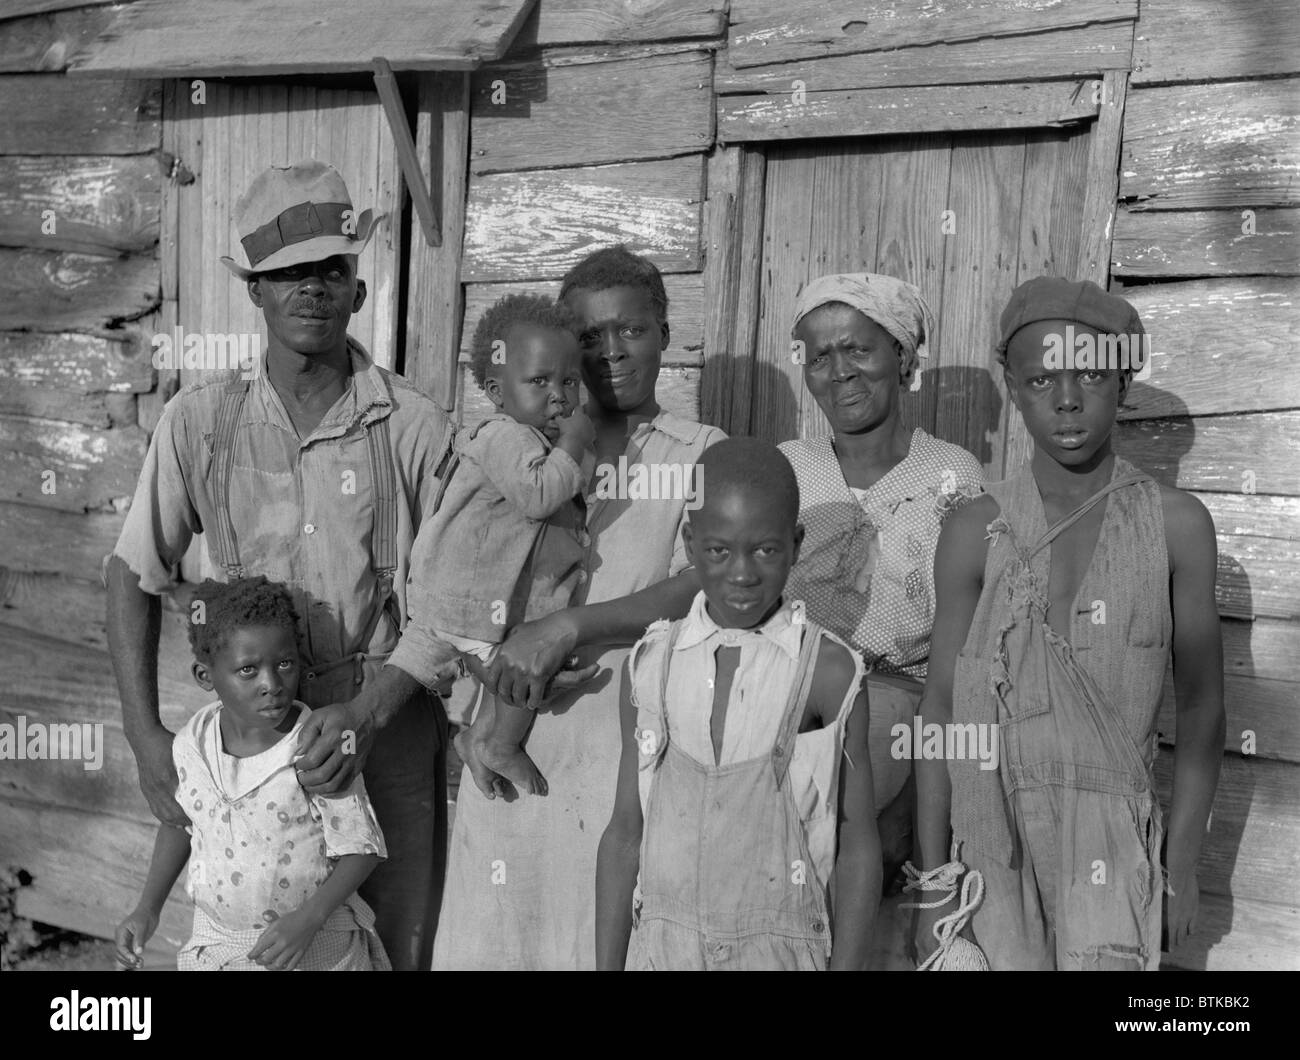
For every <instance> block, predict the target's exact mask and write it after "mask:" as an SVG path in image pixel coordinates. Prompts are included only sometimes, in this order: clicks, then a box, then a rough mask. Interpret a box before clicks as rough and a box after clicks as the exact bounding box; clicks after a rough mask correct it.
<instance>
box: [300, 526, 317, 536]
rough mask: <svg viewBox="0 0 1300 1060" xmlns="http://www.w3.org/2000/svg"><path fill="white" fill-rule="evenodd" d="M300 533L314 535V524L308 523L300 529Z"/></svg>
mask: <svg viewBox="0 0 1300 1060" xmlns="http://www.w3.org/2000/svg"><path fill="white" fill-rule="evenodd" d="M302 532H303V533H304V534H314V533H315V532H316V524H315V523H308V524H307V525H306V526H304V527H303V528H302Z"/></svg>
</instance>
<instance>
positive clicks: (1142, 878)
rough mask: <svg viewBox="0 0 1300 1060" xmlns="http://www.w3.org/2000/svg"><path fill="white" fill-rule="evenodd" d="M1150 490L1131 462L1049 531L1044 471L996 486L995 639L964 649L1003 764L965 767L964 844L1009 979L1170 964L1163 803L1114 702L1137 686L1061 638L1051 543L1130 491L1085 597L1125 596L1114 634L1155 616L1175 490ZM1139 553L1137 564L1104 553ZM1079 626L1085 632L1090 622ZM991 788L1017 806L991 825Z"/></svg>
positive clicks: (960, 797) (989, 619) (958, 787)
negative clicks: (1164, 503) (1152, 594)
mask: <svg viewBox="0 0 1300 1060" xmlns="http://www.w3.org/2000/svg"><path fill="white" fill-rule="evenodd" d="M1150 486H1151V480H1150V478H1149V476H1146V475H1143V474H1141V473H1137V472H1135V471H1134V470H1133V469H1132V468H1131V467H1130V466H1128V465H1122V466H1120V465H1118V464H1117V467H1116V470H1115V475H1114V478H1113V479H1112V481H1111V482H1110V483H1109V484H1107V486H1106V487H1104V488H1103V489H1102V490H1100V491H1098V493H1096V494H1095V495H1093V496H1092V497H1090V498H1089V499H1088V500H1087V501H1085V502H1084V504H1082V505H1080V506H1079V507H1078V508H1076V509H1075V510H1074V511H1073V512H1071V513H1070V514H1069V515H1068V516H1066V517H1065V518H1064V519H1062V520H1060V521H1059V522H1058V523H1056V524H1055V525H1053V526H1052V527H1049V528H1044V522H1045V520H1044V518H1043V509H1042V500H1041V496H1040V495H1039V493H1038V490H1037V486H1036V484H1035V482H1034V479H1033V476H1032V475H1031V474H1028V473H1025V474H1023V475H1021V476H1018V477H1017V478H1015V479H1013V480H1010V481H1009V482H1007V483H1001V484H998V486H997V487H994V488H992V489H991V490H990V492H992V493H993V494H994V496H995V497H996V499H997V500H998V502H999V505H1000V506H1001V508H1002V513H1003V514H1002V515H1001V516H1000V517H999V518H998V519H997V520H995V521H994V522H993V523H991V524H990V527H989V531H990V535H991V536H994V537H996V536H998V535H1002V534H1005V535H1006V536H1005V538H1004V540H1003V541H1001V542H1000V543H999V542H995V544H994V546H993V547H991V548H990V550H989V564H988V567H987V569H986V580H985V584H986V590H985V596H986V597H989V598H992V600H993V603H991V604H987V605H986V601H984V600H982V601H981V607H980V610H979V613H977V616H976V620H975V622H973V623H972V633H975V632H976V631H977V630H978V631H979V633H980V637H981V639H979V640H977V641H968V644H970V645H973V646H974V647H973V650H972V651H971V652H970V653H967V652H963V655H964V656H967V659H966V663H967V669H965V670H963V669H962V668H961V667H959V680H960V681H962V682H970V681H971V680H972V676H971V675H972V673H974V674H978V672H979V669H978V667H976V668H974V669H973V670H972V669H971V668H970V666H969V663H970V656H972V655H973V656H976V657H978V658H982V659H983V673H984V675H986V676H985V680H986V682H987V684H986V686H985V687H986V688H988V685H989V684H991V690H992V695H991V696H989V697H988V701H991V707H992V711H993V713H994V718H995V720H996V723H997V725H998V738H999V742H1000V749H1001V761H1000V764H999V769H998V770H997V772H996V773H993V772H983V773H982V774H980V775H979V776H978V777H977V775H976V773H977V771H976V770H975V769H974V768H973V764H972V763H969V762H966V763H950V773H951V774H952V775H953V777H954V785H953V796H954V801H953V831H954V838H955V839H956V840H957V841H958V842H959V843H961V844H962V847H963V853H962V856H963V860H965V861H966V863H967V864H968V866H970V867H971V868H977V869H978V870H979V871H980V872H982V873H983V875H984V878H985V884H986V888H987V890H986V895H985V899H984V902H983V904H982V905H981V907H980V909H979V911H978V912H977V913H976V914H975V918H974V921H973V927H974V931H975V935H976V938H977V940H978V942H979V944H980V946H981V947H982V948H983V949H984V950H985V953H986V954H987V955H988V958H989V962H990V965H991V966H992V967H993V968H994V969H995V970H996V969H998V968H1059V969H1070V968H1073V969H1129V970H1141V969H1144V968H1147V969H1150V968H1154V967H1155V966H1156V965H1157V964H1158V962H1159V940H1160V935H1159V931H1160V901H1159V892H1160V881H1161V874H1160V866H1159V848H1160V840H1161V836H1162V828H1161V821H1160V807H1159V803H1158V801H1157V799H1156V796H1155V793H1154V790H1153V786H1152V781H1151V777H1150V770H1149V766H1148V762H1147V761H1146V759H1145V757H1144V755H1143V754H1142V751H1141V749H1140V748H1139V745H1138V740H1137V739H1136V738H1135V736H1134V734H1133V732H1132V731H1131V730H1130V727H1129V725H1128V723H1127V722H1126V719H1125V716H1124V714H1123V712H1122V710H1121V709H1120V706H1119V703H1118V701H1117V700H1116V696H1115V694H1114V689H1115V687H1116V686H1117V685H1120V684H1122V683H1123V680H1122V679H1118V678H1117V675H1113V674H1108V673H1101V672H1098V673H1093V672H1090V671H1089V670H1088V669H1085V666H1084V665H1083V662H1087V663H1089V664H1091V665H1092V666H1094V667H1095V666H1096V665H1098V664H1105V663H1106V661H1107V659H1108V658H1110V657H1109V656H1107V655H1105V654H1102V650H1103V649H1101V648H1099V647H1098V646H1097V645H1086V646H1085V645H1078V644H1075V643H1072V641H1071V639H1067V638H1066V637H1064V636H1062V635H1061V634H1059V633H1057V632H1056V631H1055V630H1054V629H1052V628H1051V626H1050V625H1049V624H1048V622H1047V609H1048V603H1049V602H1048V600H1047V597H1046V587H1047V584H1048V579H1049V577H1050V563H1049V555H1048V554H1046V550H1047V549H1048V547H1049V546H1050V545H1051V543H1052V542H1053V541H1054V540H1055V539H1056V538H1058V537H1059V536H1060V535H1061V534H1062V533H1063V532H1064V531H1065V530H1067V529H1068V528H1069V527H1070V526H1073V525H1074V524H1075V523H1076V522H1077V521H1078V520H1079V519H1081V518H1082V517H1083V516H1084V515H1085V514H1086V513H1087V512H1088V511H1089V510H1090V509H1091V508H1092V507H1094V506H1095V505H1096V504H1098V503H1099V502H1100V501H1101V500H1102V499H1103V498H1104V497H1107V496H1110V495H1112V494H1116V493H1117V492H1118V491H1120V490H1127V491H1128V492H1126V493H1125V494H1123V495H1122V496H1124V497H1125V498H1127V500H1126V501H1125V502H1124V503H1116V504H1113V505H1108V507H1107V511H1106V515H1105V517H1104V519H1103V524H1102V528H1101V530H1100V531H1099V534H1098V540H1097V545H1096V550H1095V553H1094V561H1093V563H1091V564H1090V565H1089V568H1088V570H1087V571H1086V572H1085V574H1084V578H1083V581H1082V583H1081V585H1080V593H1081V595H1082V596H1087V597H1091V596H1094V595H1095V596H1098V597H1099V598H1101V599H1104V600H1106V601H1108V602H1109V608H1108V610H1109V613H1110V618H1111V622H1112V623H1113V624H1112V626H1111V627H1110V628H1109V629H1108V630H1107V631H1106V634H1105V635H1106V637H1108V638H1110V639H1114V638H1115V637H1120V638H1123V637H1124V636H1125V633H1124V631H1125V630H1126V629H1128V628H1130V627H1132V626H1133V625H1134V619H1133V616H1134V615H1138V614H1139V613H1140V612H1143V611H1145V610H1154V609H1155V608H1154V607H1153V605H1152V604H1151V603H1150V602H1149V601H1146V600H1145V599H1135V592H1137V591H1140V590H1135V587H1136V586H1138V585H1139V581H1138V579H1139V575H1140V574H1141V571H1140V570H1139V567H1142V569H1145V567H1144V566H1143V565H1145V566H1150V562H1149V560H1150V557H1149V556H1148V553H1151V552H1152V550H1153V546H1152V543H1151V542H1150V541H1147V540H1146V538H1147V537H1149V536H1150V532H1151V528H1152V527H1153V526H1154V525H1155V523H1154V522H1153V519H1152V518H1150V517H1149V513H1147V512H1145V509H1146V508H1149V507H1150V506H1151V505H1152V504H1156V505H1158V504H1159V495H1158V491H1153V490H1152V489H1151V488H1150ZM1021 541H1031V542H1032V544H1030V545H1028V547H1021V546H1020V545H1019V542H1021ZM1125 546H1127V548H1128V550H1129V551H1130V552H1132V553H1133V554H1134V556H1135V558H1133V559H1132V560H1131V561H1130V560H1129V559H1127V558H1122V559H1121V560H1119V561H1118V562H1110V561H1109V559H1108V557H1107V556H1106V555H1103V556H1102V557H1101V560H1100V561H1099V560H1098V559H1097V556H1096V553H1109V552H1116V551H1118V550H1122V549H1123V548H1124V547H1125ZM995 553H997V556H996V558H995ZM1097 571H1101V572H1102V573H1100V574H1098V573H1096V572H1097ZM1157 573H1159V572H1157ZM1085 590H1086V591H1085ZM1070 617H1071V629H1072V631H1074V632H1075V633H1077V632H1078V630H1079V622H1078V621H1076V619H1077V617H1078V616H1076V615H1071V616H1070ZM1080 652H1083V654H1084V656H1085V658H1084V660H1082V661H1081V659H1080V657H1079V653H1080ZM1134 680H1141V675H1134ZM1107 689H1109V690H1110V691H1107ZM957 720H959V721H969V720H971V718H970V717H968V716H965V715H963V716H961V717H959V718H957ZM958 778H960V782H959V779H958ZM990 786H996V787H997V788H998V789H999V790H998V801H999V802H1000V804H1001V805H1000V806H999V810H1001V811H1002V812H1001V813H999V814H998V815H996V816H995V817H994V818H993V819H992V820H990V818H989V817H988V816H985V817H983V818H982V819H981V818H977V817H976V816H975V814H974V811H975V809H976V808H977V807H978V806H979V805H980V798H979V797H971V798H969V799H968V798H966V795H967V794H968V793H969V794H971V795H972V796H982V795H983V794H984V792H985V790H986V789H988V788H989V787H990ZM976 789H978V790H976ZM1004 825H1005V828H1004V827H1003V826H1004Z"/></svg>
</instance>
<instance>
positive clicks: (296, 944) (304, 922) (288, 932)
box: [248, 909, 321, 972]
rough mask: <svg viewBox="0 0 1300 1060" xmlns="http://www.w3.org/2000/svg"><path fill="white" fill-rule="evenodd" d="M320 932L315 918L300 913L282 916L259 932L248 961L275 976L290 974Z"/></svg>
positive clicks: (318, 920) (317, 920)
mask: <svg viewBox="0 0 1300 1060" xmlns="http://www.w3.org/2000/svg"><path fill="white" fill-rule="evenodd" d="M320 928H321V920H320V918H319V917H317V916H315V915H313V914H312V913H309V912H307V911H306V910H304V909H295V910H294V911H293V912H292V913H286V914H285V915H284V916H282V917H280V919H279V920H277V921H276V922H275V923H274V924H272V925H270V927H268V928H267V929H266V930H265V931H263V932H262V934H261V937H260V938H258V940H257V943H256V945H254V946H253V948H252V949H251V950H249V951H248V959H249V960H250V961H256V962H257V963H258V964H260V965H261V966H262V967H263V968H266V969H268V970H270V971H276V972H292V971H293V970H294V969H295V968H297V967H298V962H299V961H301V960H302V958H303V956H304V955H305V954H306V952H307V947H309V946H310V945H311V940H312V939H314V938H315V937H316V932H318V931H319V930H320Z"/></svg>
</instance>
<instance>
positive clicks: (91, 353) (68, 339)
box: [0, 332, 154, 394]
mask: <svg viewBox="0 0 1300 1060" xmlns="http://www.w3.org/2000/svg"><path fill="white" fill-rule="evenodd" d="M153 377H154V369H153V365H152V364H151V363H150V359H149V347H148V346H147V344H146V343H144V342H143V341H140V340H139V339H136V340H134V341H120V340H118V339H107V338H100V337H99V336H96V335H78V334H68V333H64V334H41V333H39V332H7V333H6V332H0V382H3V384H4V388H5V390H6V391H8V390H9V389H10V388H13V389H19V388H22V387H26V386H33V387H48V388H50V389H55V390H59V391H63V392H68V393H74V394H92V393H96V392H99V391H116V392H120V393H132V394H142V393H145V392H147V391H148V390H150V389H151V388H152V387H153Z"/></svg>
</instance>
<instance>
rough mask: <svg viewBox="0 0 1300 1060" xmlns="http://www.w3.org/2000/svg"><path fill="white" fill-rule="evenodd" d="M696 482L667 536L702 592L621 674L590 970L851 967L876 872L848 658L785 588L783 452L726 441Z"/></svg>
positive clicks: (866, 934) (787, 541) (854, 677)
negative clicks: (672, 534)
mask: <svg viewBox="0 0 1300 1060" xmlns="http://www.w3.org/2000/svg"><path fill="white" fill-rule="evenodd" d="M697 473H698V474H699V475H700V481H698V482H697V484H696V485H697V489H699V488H701V487H702V492H703V504H702V506H701V507H700V508H699V509H698V510H697V511H694V512H692V513H691V516H690V522H689V523H688V524H687V525H686V527H685V528H684V531H683V536H684V539H685V543H686V548H687V551H688V553H689V556H690V558H691V560H692V562H693V563H694V564H695V570H696V574H697V576H698V578H699V583H700V586H701V589H702V590H703V591H702V592H701V593H700V594H699V595H698V596H697V597H696V598H695V602H694V604H693V606H692V608H691V611H690V614H688V615H687V617H686V618H684V619H681V620H678V621H676V622H667V621H662V622H656V623H655V624H654V625H653V626H651V627H650V629H649V630H647V632H646V635H645V636H644V637H643V638H642V639H641V641H640V642H638V644H637V645H636V647H635V648H633V649H632V654H631V656H630V660H629V664H628V668H627V670H626V672H625V674H624V697H623V703H622V705H621V706H622V714H623V735H624V742H623V756H622V760H621V762H620V765H619V777H618V792H617V796H616V802H615V807H614V813H613V816H612V817H611V819H610V823H609V826H608V828H606V830H605V834H604V836H603V837H602V839H601V842H600V853H599V857H598V861H597V870H596V960H597V964H598V966H599V967H601V968H603V969H619V968H623V967H625V966H626V967H627V968H628V969H647V970H648V969H691V970H705V969H737V970H749V969H787V970H818V969H824V968H826V967H827V965H828V963H829V965H830V967H832V968H836V969H854V968H862V967H863V965H864V962H865V959H866V956H867V949H868V945H869V943H870V938H871V927H872V920H873V918H874V915H875V906H876V903H877V901H878V900H879V895H880V882H881V881H880V877H881V863H880V841H879V837H878V835H877V833H876V822H875V812H874V808H873V805H872V796H871V763H870V760H869V758H868V756H867V740H866V722H867V696H866V693H865V691H863V690H862V687H861V685H862V670H863V668H862V663H861V661H860V660H859V659H858V658H857V656H855V655H854V654H853V653H852V652H851V651H849V649H848V648H847V647H845V645H844V644H843V642H841V641H840V640H839V639H838V638H837V637H835V636H833V635H832V634H830V633H827V632H826V631H825V630H822V629H821V628H820V627H819V626H817V625H815V624H814V623H812V622H809V621H807V619H806V617H805V616H804V612H803V609H802V607H801V606H796V605H797V604H798V603H799V602H791V601H787V600H784V599H783V598H782V592H783V590H784V588H785V582H786V577H787V575H788V574H789V571H790V567H791V566H792V565H793V564H794V561H795V559H796V558H797V556H798V552H799V544H800V542H801V541H802V538H803V528H802V527H801V526H799V525H798V514H799V489H798V485H797V484H796V482H795V478H794V472H793V471H792V470H791V467H790V465H789V464H788V463H787V462H786V460H785V458H784V457H783V456H782V455H781V454H780V453H779V452H778V451H777V450H776V448H775V447H773V446H771V445H769V444H767V443H766V442H761V441H758V440H756V439H751V438H736V439H731V440H729V441H724V442H719V443H718V444H717V445H714V446H712V447H711V448H710V449H708V450H707V451H706V452H705V454H704V456H703V458H702V460H701V462H700V464H699V465H698V468H697ZM841 758H843V759H844V760H845V761H844V765H843V767H841V764H840V763H841ZM832 876H833V877H834V885H835V894H836V897H837V905H836V907H835V908H834V909H832V908H831V907H830V903H829V893H830V885H831V882H832ZM629 936H630V944H631V950H630V953H629Z"/></svg>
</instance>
